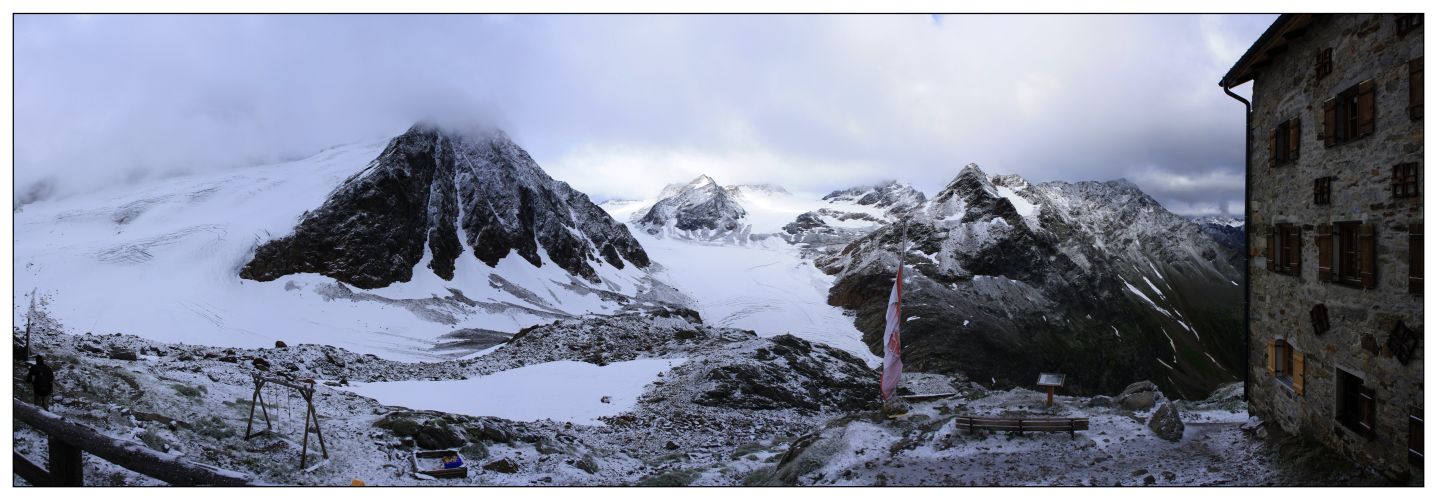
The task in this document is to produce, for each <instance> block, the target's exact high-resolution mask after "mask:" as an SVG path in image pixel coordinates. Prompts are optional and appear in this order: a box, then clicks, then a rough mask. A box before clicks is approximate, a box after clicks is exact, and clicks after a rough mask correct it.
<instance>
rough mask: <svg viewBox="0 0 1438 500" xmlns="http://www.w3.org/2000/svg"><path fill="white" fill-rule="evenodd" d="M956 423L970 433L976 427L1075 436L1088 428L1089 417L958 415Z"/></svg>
mask: <svg viewBox="0 0 1438 500" xmlns="http://www.w3.org/2000/svg"><path fill="white" fill-rule="evenodd" d="M954 423H955V424H956V425H958V427H959V428H960V429H967V430H968V431H969V433H970V434H972V433H973V432H974V430H976V429H988V430H991V431H1010V432H1017V433H1019V434H1023V433H1024V432H1025V431H1028V432H1065V431H1067V432H1068V433H1069V436H1073V435H1074V433H1075V432H1077V431H1086V430H1088V419H1087V418H1063V417H971V416H965V417H958V418H955V419H954Z"/></svg>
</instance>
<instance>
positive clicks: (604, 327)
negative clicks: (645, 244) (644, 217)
mask: <svg viewBox="0 0 1438 500" xmlns="http://www.w3.org/2000/svg"><path fill="white" fill-rule="evenodd" d="M36 345H37V347H38V349H39V350H40V351H41V352H43V353H44V354H46V355H47V356H48V357H49V358H50V359H51V360H52V364H54V365H55V366H56V367H57V374H58V389H57V395H58V396H59V397H58V399H57V401H56V403H55V404H54V405H53V406H52V409H53V411H54V412H56V413H58V414H60V415H62V416H64V417H66V418H68V419H72V420H74V421H76V422H80V423H83V424H85V425H89V426H93V427H96V428H98V429H100V430H101V431H102V432H105V433H107V434H110V435H112V436H116V437H120V438H126V439H133V440H136V441H139V442H142V443H144V444H145V445H146V446H150V447H152V448H155V449H159V450H162V451H167V452H172V453H178V454H181V455H182V456H184V457H185V458H187V459H190V460H193V461H197V462H202V463H207V464H212V465H216V466H219V467H222V468H227V469H232V470H237V471H242V472H245V473H248V474H251V475H253V476H254V477H256V478H258V479H259V480H260V481H263V482H266V483H272V484H300V485H348V484H350V482H351V480H353V479H359V480H362V481H364V482H365V483H366V484H369V485H881V484H888V485H952V486H961V485H1102V486H1112V485H1145V484H1153V485H1349V484H1386V483H1385V482H1384V481H1383V480H1382V479H1380V478H1378V477H1376V476H1374V475H1372V474H1371V473H1368V472H1366V471H1363V470H1360V469H1358V468H1356V467H1355V466H1353V465H1350V464H1347V463H1343V462H1341V461H1336V460H1332V459H1329V458H1327V457H1328V454H1327V453H1324V452H1322V451H1320V450H1318V449H1315V448H1312V447H1310V446H1308V445H1305V444H1302V443H1299V442H1297V441H1295V440H1293V439H1291V438H1285V437H1281V436H1280V435H1279V433H1276V432H1275V433H1268V436H1267V437H1259V436H1258V435H1255V433H1254V432H1250V431H1245V430H1243V429H1241V427H1242V426H1243V424H1244V423H1245V422H1247V421H1248V415H1247V411H1246V408H1245V407H1244V405H1243V403H1242V402H1241V401H1238V400H1237V399H1236V398H1235V397H1233V395H1232V391H1231V390H1230V391H1229V394H1228V395H1227V396H1215V397H1214V398H1210V399H1209V400H1206V401H1202V402H1180V403H1179V405H1180V407H1181V408H1182V416H1183V420H1184V422H1185V424H1186V430H1185V432H1184V434H1183V437H1182V439H1181V440H1180V441H1178V442H1176V443H1174V442H1169V441H1165V440H1162V439H1160V438H1159V437H1157V436H1156V435H1155V434H1154V433H1153V432H1152V431H1150V430H1149V429H1148V427H1147V426H1146V425H1145V422H1147V420H1148V415H1149V412H1151V411H1152V410H1143V411H1138V412H1133V411H1129V410H1125V409H1122V408H1120V407H1116V406H1113V405H1105V404H1099V403H1098V402H1097V401H1094V400H1091V399H1089V398H1078V397H1059V398H1058V401H1057V404H1056V406H1055V407H1054V408H1052V409H1044V408H1043V407H1042V405H1043V403H1042V395H1041V394H1040V393H1037V392H1033V391H1029V390H1024V389H1013V390H988V389H985V388H983V387H980V386H978V385H977V384H973V383H969V382H966V381H961V380H957V379H953V378H950V377H946V376H938V375H924V374H913V375H911V377H910V379H909V380H910V382H911V389H912V390H914V391H916V392H920V393H925V392H929V391H934V390H945V389H947V390H953V391H956V392H957V393H958V394H957V395H955V396H953V397H949V398H945V399H939V400H936V401H927V402H920V403H915V405H914V407H913V408H912V409H911V411H910V412H909V413H908V414H907V415H906V416H902V417H899V418H894V419H887V418H883V417H882V416H880V414H879V411H878V408H877V404H876V403H875V402H873V401H871V400H869V398H871V396H868V395H867V394H868V393H869V392H870V391H871V390H872V388H873V387H874V386H876V384H875V383H874V382H876V380H875V379H876V376H874V375H873V374H872V373H870V372H871V371H872V370H868V369H867V368H866V367H865V363H864V362H863V361H862V360H860V359H858V358H855V357H853V356H850V355H848V354H847V353H844V352H843V351H842V350H837V349H832V348H829V347H826V346H822V345H819V344H812V343H809V342H807V341H804V340H802V339H798V338H795V337H789V336H780V337H775V338H759V337H757V336H754V335H752V333H750V332H745V331H743V330H734V329H726V328H714V327H708V326H702V325H698V324H696V323H690V322H689V321H687V320H684V319H682V318H678V317H675V318H610V319H596V318H587V319H585V320H572V321H569V322H561V323H557V324H555V325H548V326H545V327H539V328H535V329H530V330H526V331H525V332H521V334H520V335H518V336H517V337H516V340H515V341H512V342H511V343H510V344H507V345H505V346H503V347H501V348H499V349H497V350H494V351H492V352H490V353H488V354H485V355H483V356H477V357H473V358H470V359H466V360H462V361H448V362H437V363H402V362H394V361H387V360H383V359H380V358H376V357H374V356H368V355H359V354H355V353H352V352H349V351H346V350H343V349H338V348H334V347H328V346H316V345H302V346H289V347H283V348H273V349H254V350H245V349H225V348H212V347H205V346H195V345H184V344H163V343H157V342H152V341H148V340H144V339H141V338H138V337H134V336H130V335H109V336H98V335H69V334H57V333H53V332H51V333H45V334H41V335H40V336H38V337H37V338H36ZM132 354H133V356H131V355H132ZM127 358H134V359H133V360H129V359H127ZM257 364H258V365H263V366H264V367H265V368H267V370H266V372H267V373H271V374H279V373H296V374H300V375H302V376H306V377H313V378H315V379H316V380H318V381H319V382H320V383H319V385H318V387H319V391H318V394H317V396H316V404H317V406H318V409H319V412H320V414H321V416H322V423H323V431H324V434H325V442H326V444H327V446H328V450H329V455H330V458H329V460H328V461H323V463H322V465H320V466H318V467H317V468H314V469H313V470H312V471H309V472H305V471H299V470H297V469H298V463H297V459H298V451H299V447H298V444H297V442H298V440H299V437H300V432H299V426H298V421H299V418H300V415H301V414H302V413H296V412H300V411H302V406H300V405H299V404H298V398H291V397H289V396H288V395H287V394H285V393H283V392H267V395H268V396H270V397H271V398H272V399H273V400H274V401H276V403H277V404H276V405H275V406H274V407H272V408H271V411H273V412H276V413H278V415H279V418H278V419H277V425H276V431H278V432H277V433H276V434H275V435H267V436H261V437H258V438H256V439H253V440H249V441H246V440H244V439H242V437H243V433H244V429H245V421H246V415H247V411H248V410H249V398H250V394H251V391H252V385H251V373H253V372H255V371H256V366H257ZM23 373H24V369H23V365H21V366H17V367H16V368H15V372H14V382H13V383H14V386H15V392H16V395H17V397H21V398H28V397H29V389H28V387H26V386H25V385H24V384H23ZM496 377H498V378H496ZM506 377H508V378H506ZM575 377H585V378H588V379H589V380H585V383H584V384H577V385H576V384H571V383H570V382H572V381H574V378H575ZM870 377H873V378H870ZM775 379H784V380H775ZM500 382H503V383H500ZM385 383H399V384H402V385H386V384H385ZM513 384H519V385H520V386H521V389H522V390H516V389H514V388H512V387H510V388H507V389H506V388H505V387H502V386H510V385H513ZM360 394H367V395H373V396H377V397H380V398H382V399H385V400H386V402H389V403H393V402H394V400H396V399H398V400H403V401H404V404H408V405H413V406H417V407H419V408H414V409H410V408H401V407H397V406H386V405H385V404H383V403H382V402H380V401H376V400H375V399H372V398H371V397H367V396H362V395H360ZM521 395H522V396H521ZM429 407H433V408H435V409H448V410H451V411H463V412H467V413H471V414H474V415H480V414H489V415H505V416H507V417H509V418H513V419H515V420H509V419H504V418H498V417H493V416H471V415H464V414H458V413H442V412H438V411H424V410H425V409H426V408H429ZM494 407H503V408H502V409H501V410H499V411H488V410H487V408H494ZM1019 414H1053V415H1059V416H1086V417H1088V418H1090V420H1091V430H1089V431H1087V432H1080V433H1078V435H1077V436H1076V437H1070V436H1069V435H1068V434H1067V433H1048V434H1034V433H1029V434H1025V435H1022V436H1016V435H1009V434H1005V433H989V432H982V431H981V432H978V433H975V434H968V433H965V432H963V431H960V430H957V429H955V426H954V422H953V418H954V417H955V416H957V415H1019ZM546 417H548V418H546ZM566 420H567V421H566ZM14 425H15V427H14V430H13V432H12V434H13V442H14V447H15V450H16V451H17V452H19V453H22V454H24V455H26V456H28V457H30V458H31V459H32V460H35V461H37V462H41V463H43V460H44V458H45V445H44V439H43V436H41V435H39V434H37V433H36V432H34V431H32V430H30V429H29V428H28V427H26V426H25V425H24V424H22V423H20V422H18V421H17V422H16V423H15V424H14ZM1258 434H1264V433H1262V432H1260V433H1258ZM313 444H314V443H313V442H311V445H313ZM416 447H418V448H439V447H454V448H459V449H461V450H462V453H463V455H464V456H465V458H466V459H467V460H468V461H469V465H470V473H469V476H468V477H467V478H463V479H428V478H424V477H421V476H417V475H415V474H414V473H413V470H412V467H411V466H410V465H409V463H408V455H409V452H410V451H411V450H412V449H415V448H416ZM316 458H317V456H316ZM85 477H86V480H87V482H88V483H89V484H94V485H148V484H158V483H157V482H156V481H154V480H152V479H149V478H145V477H143V476H139V475H137V474H134V473H131V472H129V471H126V470H123V469H120V468H118V467H116V466H113V465H110V464H108V463H105V462H104V461H102V460H100V459H97V458H95V457H92V456H88V455H87V456H86V471H85ZM14 483H15V484H16V485H20V484H23V481H21V480H20V479H19V477H18V476H16V477H15V479H14Z"/></svg>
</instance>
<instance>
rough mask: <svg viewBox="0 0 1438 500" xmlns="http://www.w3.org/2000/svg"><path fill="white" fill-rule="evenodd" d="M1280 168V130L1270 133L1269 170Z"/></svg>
mask: <svg viewBox="0 0 1438 500" xmlns="http://www.w3.org/2000/svg"><path fill="white" fill-rule="evenodd" d="M1276 166H1278V129H1276V128H1275V129H1273V130H1270V131H1268V168H1273V167H1276Z"/></svg>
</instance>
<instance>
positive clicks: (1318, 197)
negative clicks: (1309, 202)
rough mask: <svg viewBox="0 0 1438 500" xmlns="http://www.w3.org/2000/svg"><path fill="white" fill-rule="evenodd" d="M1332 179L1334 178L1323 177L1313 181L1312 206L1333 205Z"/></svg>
mask: <svg viewBox="0 0 1438 500" xmlns="http://www.w3.org/2000/svg"><path fill="white" fill-rule="evenodd" d="M1333 179H1334V176H1332V175H1329V176H1324V177H1319V178H1317V179H1313V204H1314V205H1332V204H1333Z"/></svg>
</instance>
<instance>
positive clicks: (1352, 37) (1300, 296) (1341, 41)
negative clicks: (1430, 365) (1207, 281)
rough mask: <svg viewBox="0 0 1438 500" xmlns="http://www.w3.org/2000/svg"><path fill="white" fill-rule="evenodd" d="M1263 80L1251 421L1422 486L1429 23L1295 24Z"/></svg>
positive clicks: (1254, 141) (1253, 257)
mask: <svg viewBox="0 0 1438 500" xmlns="http://www.w3.org/2000/svg"><path fill="white" fill-rule="evenodd" d="M1250 81H1251V82H1253V85H1252V90H1253V93H1252V104H1251V112H1250V114H1249V115H1248V133H1249V136H1248V144H1249V146H1248V152H1247V154H1248V156H1247V163H1248V169H1247V172H1248V174H1247V175H1248V181H1247V182H1248V200H1247V210H1248V228H1249V229H1248V230H1249V231H1250V232H1249V235H1248V236H1249V238H1248V246H1249V283H1248V286H1249V287H1250V288H1249V291H1248V295H1247V297H1248V307H1249V320H1248V325H1249V326H1248V328H1249V331H1248V340H1249V346H1248V352H1249V363H1248V370H1249V373H1248V384H1247V385H1248V397H1249V404H1250V411H1251V412H1252V413H1253V414H1255V415H1257V416H1259V417H1261V418H1263V419H1264V420H1266V421H1267V422H1269V425H1275V424H1276V425H1278V426H1281V427H1282V428H1283V429H1284V430H1285V431H1288V432H1290V433H1297V434H1303V435H1306V436H1311V437H1313V438H1315V439H1316V440H1318V441H1320V442H1322V443H1324V444H1325V445H1327V446H1329V447H1332V448H1333V449H1335V450H1338V451H1340V452H1342V453H1343V454H1345V455H1347V456H1348V457H1350V458H1352V459H1354V460H1355V461H1358V462H1360V463H1364V464H1367V465H1371V466H1373V467H1375V468H1376V469H1378V470H1381V471H1384V472H1385V473H1388V474H1390V475H1392V476H1394V477H1408V478H1412V479H1416V480H1417V481H1420V482H1421V481H1422V470H1423V466H1422V463H1423V342H1422V326H1423V276H1422V275H1423V250H1422V249H1423V183H1422V178H1423V17H1422V15H1421V14H1399V15H1395V14H1334V15H1308V14H1289V15H1283V16H1281V17H1279V18H1278V20H1277V21H1275V22H1274V23H1273V25H1272V26H1270V27H1269V28H1268V30H1267V31H1266V32H1264V33H1263V35H1262V36H1261V37H1259V39H1258V41H1257V42H1255V43H1254V44H1253V46H1252V47H1251V48H1249V49H1248V51H1247V52H1246V53H1244V55H1243V57H1242V58H1241V59H1239V60H1238V62H1237V63H1236V64H1235V65H1234V66H1233V68H1232V69H1231V70H1229V72H1228V74H1227V75H1225V76H1224V77H1223V80H1222V81H1221V82H1220V85H1221V86H1222V87H1223V88H1224V90H1225V91H1226V92H1229V93H1230V95H1232V96H1233V97H1235V98H1236V99H1239V100H1240V101H1242V100H1243V99H1242V98H1241V97H1239V96H1237V95H1236V94H1233V93H1231V92H1230V89H1232V88H1233V87H1234V86H1237V85H1241V84H1244V83H1247V82H1250ZM1245 104H1247V103H1245Z"/></svg>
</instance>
